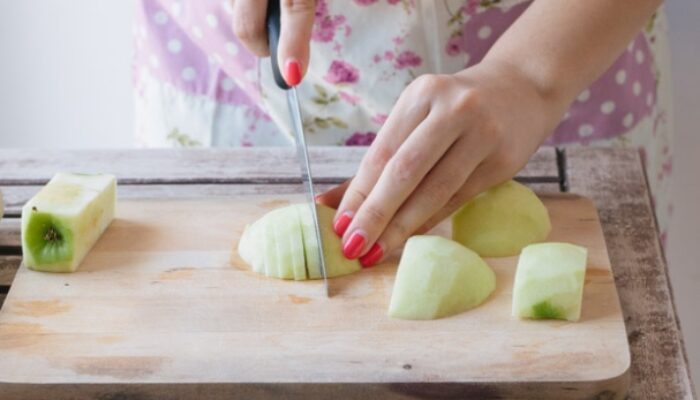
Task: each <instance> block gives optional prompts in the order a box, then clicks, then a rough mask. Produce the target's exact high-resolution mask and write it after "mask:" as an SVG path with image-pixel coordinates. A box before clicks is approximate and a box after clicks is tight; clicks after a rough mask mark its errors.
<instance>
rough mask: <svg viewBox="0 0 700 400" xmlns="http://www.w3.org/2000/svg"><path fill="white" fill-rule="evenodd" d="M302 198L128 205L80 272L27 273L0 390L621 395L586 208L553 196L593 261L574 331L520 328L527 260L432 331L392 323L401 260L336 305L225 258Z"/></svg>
mask: <svg viewBox="0 0 700 400" xmlns="http://www.w3.org/2000/svg"><path fill="white" fill-rule="evenodd" d="M294 200H301V198H298V197H296V198H295V197H291V198H290V196H252V195H251V196H240V197H237V198H232V199H229V200H209V201H207V200H162V201H153V200H151V201H148V200H143V201H123V202H121V203H120V204H119V206H118V219H116V220H115V221H114V223H113V225H112V226H111V227H110V228H109V229H108V231H107V232H106V233H105V235H104V236H103V238H102V239H101V240H100V241H99V242H98V244H97V245H96V247H95V248H94V250H93V251H92V252H91V253H90V255H89V256H88V258H87V259H86V260H85V263H84V264H83V265H82V266H81V268H80V270H79V272H77V273H75V274H64V275H61V274H58V275H57V274H45V273H37V272H33V271H29V270H27V269H26V268H24V267H22V268H21V269H20V270H19V272H18V274H17V277H16V278H15V282H14V284H13V285H12V289H11V290H10V293H9V294H8V296H7V299H6V301H5V305H4V307H3V308H2V310H1V311H0V360H3V362H2V363H0V381H2V382H5V383H17V384H32V383H54V384H59V383H60V384H75V383H101V384H106V383H161V384H162V383H177V382H180V383H206V382H210V383H222V382H228V383H236V384H241V385H245V384H253V383H265V384H281V385H283V384H287V383H332V384H336V385H337V389H338V390H339V391H341V392H342V391H343V390H345V387H344V386H343V384H347V385H348V387H350V386H351V385H352V384H356V383H371V384H378V385H380V384H387V388H386V393H387V396H391V395H393V394H394V390H393V389H391V387H390V386H388V384H395V383H419V382H453V383H460V384H463V385H465V386H468V385H469V384H475V383H480V382H485V383H491V384H494V383H499V382H500V383H514V382H532V381H538V382H548V383H549V384H550V387H551V389H552V393H557V392H559V394H558V396H561V393H562V392H563V390H564V389H563V387H564V386H566V387H568V388H569V389H568V390H569V392H570V393H569V394H568V395H567V398H586V397H587V396H595V395H598V394H599V393H601V392H603V391H606V390H607V391H609V392H610V393H613V394H614V395H613V396H612V397H611V398H623V396H624V393H625V390H626V385H627V382H628V376H627V370H628V368H629V362H630V358H629V351H628V346H627V337H626V333H625V326H624V321H623V318H622V313H621V310H620V307H619V301H618V298H617V294H616V290H615V285H614V282H613V278H612V273H611V269H610V262H609V260H608V257H607V252H606V248H605V243H604V239H603V235H602V230H601V227H600V224H599V221H598V218H597V214H596V211H595V208H594V206H593V204H592V203H591V202H590V201H589V200H586V199H584V198H581V197H577V196H560V195H557V196H548V197H545V203H546V205H547V206H548V208H549V210H550V213H551V216H552V221H553V232H552V234H551V237H550V239H551V240H554V241H568V242H573V243H576V244H580V245H584V246H586V247H587V248H588V249H589V251H590V253H589V254H590V257H589V264H588V269H587V275H586V284H585V290H584V305H583V314H582V318H581V321H580V322H578V323H569V322H562V321H520V320H517V319H513V318H511V316H510V303H511V287H512V278H513V273H514V266H515V263H516V258H515V257H510V258H504V259H489V260H488V261H489V263H490V264H491V265H492V266H493V268H494V269H495V271H496V273H497V276H498V284H497V289H496V291H495V293H494V294H493V295H492V297H491V298H490V299H489V300H488V301H487V302H486V303H485V304H484V305H483V306H481V307H479V308H477V309H474V310H472V311H470V312H467V313H464V314H460V315H458V316H454V317H451V318H445V319H440V320H436V321H430V322H424V321H420V322H417V321H399V320H392V319H390V318H388V317H387V316H386V310H387V307H388V301H389V297H390V294H391V288H392V283H393V278H394V274H395V270H396V263H397V261H398V260H397V258H396V257H394V258H393V259H392V260H390V261H389V262H387V263H385V264H382V265H380V266H377V267H376V268H373V269H369V270H364V271H362V272H360V273H357V274H354V275H351V276H348V277H345V278H338V279H334V280H332V281H331V282H332V285H331V289H332V292H333V293H334V295H333V297H332V298H330V299H326V298H324V295H323V292H322V287H321V284H320V282H290V281H281V280H276V279H267V278H263V277H261V276H258V275H257V274H255V273H253V272H251V271H250V270H249V269H248V267H247V266H245V264H244V263H243V262H242V261H241V260H240V259H238V258H237V257H236V256H235V255H234V257H233V260H232V261H229V260H230V258H231V249H232V247H234V244H235V243H236V242H237V239H238V237H239V235H240V233H241V232H242V229H243V227H244V226H245V224H246V223H249V222H252V221H253V220H255V219H256V218H257V217H258V216H260V215H262V214H263V213H264V212H266V211H269V210H270V209H272V208H275V207H279V206H282V205H284V204H287V203H289V202H290V201H294ZM193 210H197V217H196V218H193V217H192V212H193ZM447 230H448V227H447V226H446V225H443V226H441V227H439V228H438V229H437V231H438V232H439V233H442V234H449V232H446V231H447ZM1 389H2V387H1V386H0V390H1ZM548 397H549V398H561V397H551V396H549V395H548Z"/></svg>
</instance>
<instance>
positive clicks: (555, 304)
mask: <svg viewBox="0 0 700 400" xmlns="http://www.w3.org/2000/svg"><path fill="white" fill-rule="evenodd" d="M586 260H587V250H586V248H584V247H581V246H576V245H573V244H569V243H538V244H532V245H529V246H527V247H525V248H524V249H523V251H522V253H521V254H520V258H519V259H518V267H517V271H516V273H515V281H514V283H513V309H512V312H513V316H514V317H520V318H533V319H564V320H569V321H578V319H579V318H580V316H581V304H582V301H583V284H584V278H585V275H586Z"/></svg>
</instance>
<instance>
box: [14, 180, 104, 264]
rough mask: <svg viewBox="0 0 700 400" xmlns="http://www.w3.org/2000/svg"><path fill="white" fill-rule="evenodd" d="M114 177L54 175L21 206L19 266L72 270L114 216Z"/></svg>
mask: <svg viewBox="0 0 700 400" xmlns="http://www.w3.org/2000/svg"><path fill="white" fill-rule="evenodd" d="M116 188H117V181H116V178H115V177H114V176H113V175H88V174H69V173H59V174H56V175H55V176H54V177H53V179H51V181H49V183H48V184H47V185H46V186H44V188H42V189H41V190H40V191H39V193H37V195H36V196H34V197H33V198H32V199H30V200H29V201H28V202H27V204H25V206H24V207H23V208H22V254H23V259H24V264H25V265H26V266H27V267H28V268H30V269H33V270H37V271H45V272H74V271H75V270H76V269H77V268H78V266H79V265H80V263H81V262H82V261H83V259H84V258H85V256H86V255H87V253H88V252H89V251H90V249H91V248H92V246H93V245H94V244H95V242H97V239H99V238H100V236H101V235H102V233H103V232H104V231H105V229H107V226H109V224H110V222H111V221H112V219H113V218H114V209H115V206H116V193H117V192H116Z"/></svg>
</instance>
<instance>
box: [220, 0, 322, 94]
mask: <svg viewBox="0 0 700 400" xmlns="http://www.w3.org/2000/svg"><path fill="white" fill-rule="evenodd" d="M229 1H231V2H232V5H233V32H234V33H235V34H236V36H237V37H238V39H240V41H241V42H242V43H243V45H244V46H245V47H246V48H248V50H250V51H251V52H253V53H254V54H256V55H257V56H258V57H267V56H269V55H270V49H269V48H268V45H267V28H266V25H265V17H266V13H267V1H280V5H281V11H282V16H281V21H280V24H281V32H280V41H279V49H278V52H277V53H278V54H277V57H278V62H279V65H280V66H281V68H282V69H283V70H282V73H283V75H284V78H285V80H286V81H287V83H288V84H289V85H291V86H296V85H297V84H299V82H301V79H302V78H303V76H304V75H305V74H306V70H307V68H308V65H309V42H310V41H311V32H312V29H313V24H314V17H315V13H316V1H315V0H229Z"/></svg>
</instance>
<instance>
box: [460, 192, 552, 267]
mask: <svg viewBox="0 0 700 400" xmlns="http://www.w3.org/2000/svg"><path fill="white" fill-rule="evenodd" d="M551 228H552V226H551V223H550V220H549V213H548V212H547V208H546V207H545V206H544V204H542V201H541V200H540V199H539V198H538V197H537V195H536V194H535V193H534V192H533V191H532V190H530V189H529V188H528V187H527V186H525V185H522V184H520V183H518V182H515V181H509V182H505V183H503V184H501V185H498V186H496V187H493V188H491V189H489V190H487V191H486V192H484V193H481V194H479V195H478V196H476V197H475V198H474V199H472V200H471V201H469V202H468V203H466V204H465V205H463V206H462V208H460V209H459V210H458V211H457V212H456V213H455V214H454V215H453V216H452V239H454V240H456V241H457V242H459V243H461V244H463V245H464V246H466V247H468V248H470V249H472V250H474V251H475V252H477V253H478V254H479V255H480V256H482V257H507V256H514V255H517V254H518V253H519V252H520V250H522V248H523V247H525V246H527V245H529V244H532V243H536V242H541V241H543V240H545V239H546V238H547V235H549V231H550V230H551Z"/></svg>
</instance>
